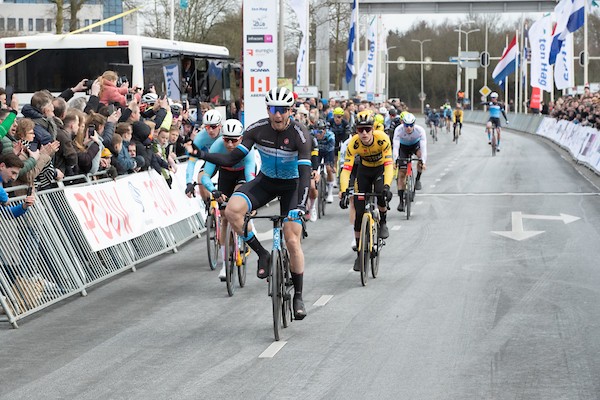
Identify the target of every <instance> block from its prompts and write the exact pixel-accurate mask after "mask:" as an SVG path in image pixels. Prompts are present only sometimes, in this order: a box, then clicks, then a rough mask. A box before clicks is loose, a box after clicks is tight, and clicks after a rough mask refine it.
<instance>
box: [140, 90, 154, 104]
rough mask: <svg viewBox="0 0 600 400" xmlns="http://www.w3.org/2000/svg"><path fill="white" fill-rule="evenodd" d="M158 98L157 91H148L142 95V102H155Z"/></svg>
mask: <svg viewBox="0 0 600 400" xmlns="http://www.w3.org/2000/svg"><path fill="white" fill-rule="evenodd" d="M156 100H158V95H157V94H156V93H151V92H148V93H146V94H145V95H143V96H142V103H147V104H154V103H156Z"/></svg>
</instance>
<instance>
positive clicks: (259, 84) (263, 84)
mask: <svg viewBox="0 0 600 400" xmlns="http://www.w3.org/2000/svg"><path fill="white" fill-rule="evenodd" d="M270 89H271V78H270V77H268V76H266V77H262V78H258V77H255V76H251V77H250V91H251V92H252V93H266V92H268V91H269V90H270Z"/></svg>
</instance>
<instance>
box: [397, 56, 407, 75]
mask: <svg viewBox="0 0 600 400" xmlns="http://www.w3.org/2000/svg"><path fill="white" fill-rule="evenodd" d="M396 61H398V64H396V65H397V66H398V69H399V70H400V71H403V70H404V68H406V64H404V61H406V58H404V57H402V56H400V57H398V59H397V60H396Z"/></svg>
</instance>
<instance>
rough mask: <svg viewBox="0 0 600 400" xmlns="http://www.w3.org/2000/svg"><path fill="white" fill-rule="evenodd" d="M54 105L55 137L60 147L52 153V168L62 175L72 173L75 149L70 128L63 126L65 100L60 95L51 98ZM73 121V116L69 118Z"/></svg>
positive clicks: (65, 111)
mask: <svg viewBox="0 0 600 400" xmlns="http://www.w3.org/2000/svg"><path fill="white" fill-rule="evenodd" d="M52 104H53V106H54V123H55V124H56V139H57V140H58V142H59V143H60V147H59V149H58V151H57V152H56V154H55V155H54V160H53V163H54V168H56V169H58V170H59V171H60V173H61V174H62V175H63V176H71V175H73V174H74V172H73V171H74V170H75V166H76V165H77V150H75V147H74V146H73V135H72V129H67V128H66V127H65V123H64V120H65V118H66V116H67V107H68V106H67V102H66V101H65V100H64V99H63V98H62V97H57V98H55V99H54V100H52ZM70 122H71V123H72V122H73V118H71V119H70Z"/></svg>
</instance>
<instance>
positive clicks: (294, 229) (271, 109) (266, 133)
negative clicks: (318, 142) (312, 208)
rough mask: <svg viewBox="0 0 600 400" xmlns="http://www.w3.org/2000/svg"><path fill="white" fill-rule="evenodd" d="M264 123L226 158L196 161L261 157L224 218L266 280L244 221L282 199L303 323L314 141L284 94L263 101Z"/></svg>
mask: <svg viewBox="0 0 600 400" xmlns="http://www.w3.org/2000/svg"><path fill="white" fill-rule="evenodd" d="M265 102H266V105H267V113H268V115H269V117H268V118H263V119H261V120H258V121H257V122H255V123H254V124H252V125H250V126H249V127H248V128H247V129H246V132H245V133H244V138H243V139H242V143H241V144H239V145H238V147H236V148H235V150H233V151H232V152H230V153H228V154H209V153H206V152H205V151H201V152H200V154H199V156H198V158H201V159H203V160H206V161H209V162H211V163H213V164H215V165H221V166H232V165H234V164H235V163H237V162H239V161H240V160H241V159H242V158H244V156H245V155H246V154H248V152H249V151H250V149H251V148H252V146H254V147H255V148H256V150H257V151H258V152H259V154H260V157H261V161H262V164H261V168H260V172H259V174H258V176H257V177H256V179H254V180H253V181H251V182H248V183H246V184H244V185H242V186H241V187H240V188H239V189H237V191H236V192H234V193H233V194H232V195H231V197H230V199H229V202H228V204H227V208H226V209H225V216H226V217H227V220H228V221H229V223H231V226H232V227H233V229H234V230H235V231H236V232H237V233H238V234H239V235H241V236H242V237H244V240H245V241H246V242H247V243H248V245H249V246H250V247H251V248H252V250H254V251H255V252H256V253H257V254H258V257H259V258H258V270H257V276H258V277H259V278H261V279H264V278H266V277H267V276H268V275H269V268H270V253H269V251H267V250H266V249H265V248H264V247H263V246H262V245H261V244H260V242H259V241H258V238H257V237H256V236H255V235H254V233H253V232H249V233H248V236H244V232H243V225H244V216H245V215H246V213H247V212H250V211H251V210H256V209H258V208H260V207H262V206H264V205H265V204H267V203H268V202H269V201H271V200H272V199H274V198H275V197H278V196H279V197H280V205H279V206H280V212H281V215H286V214H287V216H288V218H287V219H286V221H285V222H284V225H283V232H284V236H285V242H286V245H287V248H288V250H289V252H290V263H291V272H292V281H293V283H294V300H293V307H294V317H295V319H303V318H304V317H305V316H306V308H305V307H304V302H303V300H302V288H303V282H304V253H303V252H302V246H301V243H300V235H302V221H301V220H300V219H301V218H302V216H303V215H304V214H305V213H306V203H307V201H308V189H309V184H310V176H311V159H310V158H311V150H312V140H311V136H310V133H309V132H308V131H307V129H306V127H305V126H304V125H301V124H299V123H297V122H295V121H293V120H291V119H290V115H291V112H290V109H291V107H292V105H293V104H294V97H293V94H292V92H291V91H290V90H288V89H286V88H274V89H271V90H269V92H268V93H267V95H266V96H265Z"/></svg>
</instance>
